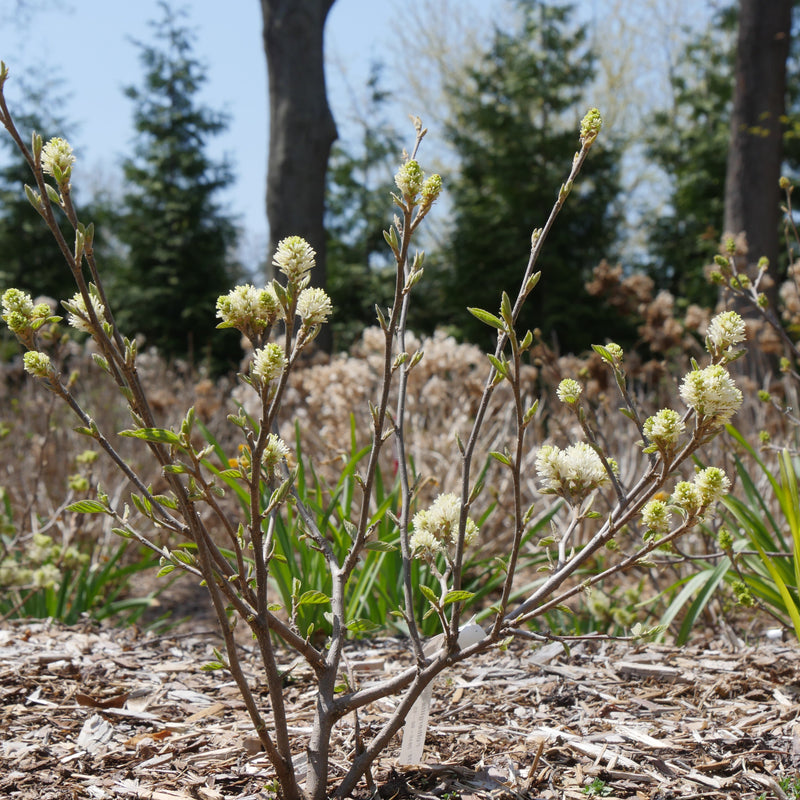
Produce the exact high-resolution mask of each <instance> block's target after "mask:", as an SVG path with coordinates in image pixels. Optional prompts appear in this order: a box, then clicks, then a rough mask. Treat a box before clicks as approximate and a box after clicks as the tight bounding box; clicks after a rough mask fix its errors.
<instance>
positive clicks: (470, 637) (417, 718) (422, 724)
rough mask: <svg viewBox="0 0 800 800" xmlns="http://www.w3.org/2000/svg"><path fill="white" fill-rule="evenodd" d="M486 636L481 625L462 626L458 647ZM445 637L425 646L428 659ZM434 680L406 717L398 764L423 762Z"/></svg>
mask: <svg viewBox="0 0 800 800" xmlns="http://www.w3.org/2000/svg"><path fill="white" fill-rule="evenodd" d="M485 635H486V634H485V633H484V630H483V628H481V626H480V625H477V624H476V623H474V622H468V623H467V624H466V625H462V626H461V629H460V630H459V632H458V646H459V647H461V648H464V647H469V646H470V645H473V644H475V643H476V642H479V641H480V640H481V639H483V637H484V636H485ZM443 639H444V636H443V635H442V634H441V633H440V634H439V635H438V636H435V637H434V638H433V639H431V640H430V642H428V644H427V645H425V649H424V653H425V655H426V656H428V658H430V657H431V656H433V655H434V654H435V653H436V652H437V651H438V650H439V648H441V646H442V641H443ZM435 680H436V679H435V678H434V680H432V681H431V682H430V683H429V684H428V685H427V686H426V687H425V689H424V690H423V692H422V694H421V695H420V696H419V697H418V698H417V699H416V702H415V703H414V705H413V706H411V710H410V711H409V712H408V716H407V717H406V725H405V728H403V743H402V745H401V746H400V757H399V758H398V760H397V763H398V764H419V763H420V762H421V761H422V751H423V750H424V749H425V734H426V733H427V731H428V716H429V715H430V712H431V700H432V698H433V684H434V681H435Z"/></svg>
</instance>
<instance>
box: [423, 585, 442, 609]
mask: <svg viewBox="0 0 800 800" xmlns="http://www.w3.org/2000/svg"><path fill="white" fill-rule="evenodd" d="M419 590H420V591H421V592H422V594H424V595H425V597H426V598H427V600H428V602H429V603H431V604H432V605H434V606H437V607H438V605H439V598H438V597H437V596H436V593H435V592H434V591H433V589H431V588H430V587H429V586H426V585H425V584H424V583H420V584H419Z"/></svg>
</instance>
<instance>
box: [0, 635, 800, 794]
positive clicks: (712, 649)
mask: <svg viewBox="0 0 800 800" xmlns="http://www.w3.org/2000/svg"><path fill="white" fill-rule="evenodd" d="M218 644H219V640H218V639H217V638H216V636H215V634H214V633H213V632H211V631H207V632H199V633H192V634H190V635H175V634H168V635H166V636H162V637H148V636H144V635H142V634H139V633H137V632H136V631H135V630H130V629H127V630H117V629H110V628H98V627H91V626H84V627H77V628H64V627H60V626H58V625H54V624H52V623H47V622H38V621H35V622H34V621H31V622H21V623H17V622H15V623H9V622H6V623H4V624H3V625H2V627H0V731H1V732H2V733H0V797H8V798H16V799H18V800H34V799H35V800H61V799H62V798H70V800H76V799H77V798H92V799H95V798H96V799H97V800H102V799H103V798H143V799H146V800H189V798H191V799H193V800H225V799H226V798H237V799H238V800H246V799H247V800H256V799H258V800H266V798H271V797H274V796H275V792H274V786H273V785H272V783H271V781H272V774H271V771H270V768H269V765H268V763H267V761H266V759H265V758H264V754H263V753H261V752H260V751H259V749H258V741H257V739H255V737H254V736H253V734H252V728H251V725H250V723H249V721H248V719H247V717H246V714H245V711H244V707H243V704H242V702H241V701H240V700H239V697H238V694H237V691H236V687H235V685H234V684H233V683H232V681H231V680H230V676H229V675H226V674H224V673H221V672H203V671H201V670H200V668H199V667H200V665H202V664H203V663H205V662H207V661H209V660H210V659H211V658H212V653H211V648H212V647H213V646H215V645H218ZM798 656H800V650H798V648H797V646H796V644H794V645H790V644H783V643H780V642H778V643H767V642H759V643H758V644H757V645H755V646H747V647H745V646H739V647H734V646H731V645H729V644H726V645H722V644H717V645H714V644H713V643H709V644H707V645H706V646H704V647H694V648H688V647H687V648H673V647H667V646H660V645H646V646H641V647H631V646H630V645H627V646H623V645H620V644H612V643H608V642H593V643H591V644H581V645H578V646H576V647H575V648H573V649H572V651H571V653H570V655H569V656H567V655H566V654H565V653H564V651H563V649H561V648H560V647H557V646H555V647H554V646H553V645H548V646H546V647H543V648H538V649H536V648H533V647H531V646H530V645H527V644H525V643H519V644H516V645H514V646H513V647H512V648H511V649H510V650H508V651H505V652H501V651H496V652H493V653H490V654H487V655H485V656H482V657H481V658H478V659H476V660H475V661H473V662H469V663H467V664H464V665H461V666H460V667H458V668H457V669H455V670H454V671H453V672H452V673H450V674H449V675H447V676H442V677H441V678H440V679H439V680H438V682H437V683H436V685H435V689H434V703H433V707H432V710H431V719H430V725H429V728H428V736H427V740H426V747H425V755H424V758H425V762H426V765H424V766H420V767H413V768H408V767H399V766H397V764H396V760H395V759H396V757H397V754H398V752H399V738H398V739H397V741H395V742H394V743H393V746H392V747H391V748H390V749H389V750H388V751H387V752H386V754H385V756H384V758H382V759H381V760H380V762H379V763H378V764H377V765H376V768H375V770H374V773H373V777H374V779H375V782H376V784H377V789H378V792H379V794H380V796H381V797H383V798H387V800H388V799H389V798H402V797H417V798H434V797H441V798H445V800H455V798H462V800H485V799H487V798H494V799H495V800H501V798H512V799H513V800H517V799H519V798H531V799H533V798H586V797H612V798H613V797H625V798H628V797H634V798H653V800H667V798H713V799H714V800H717V798H742V799H743V800H749V799H750V798H752V800H756V798H762V797H763V798H779V800H783V798H786V797H792V798H794V797H797V796H800V659H798ZM348 660H349V661H350V665H351V667H352V669H353V670H354V671H355V675H356V677H357V678H358V680H359V681H360V682H361V685H365V684H367V683H369V682H370V681H374V680H376V679H378V678H380V677H382V676H384V675H386V674H393V673H394V671H395V670H398V669H400V668H401V665H402V664H404V663H407V660H408V653H407V649H406V647H405V645H404V643H403V642H402V640H398V639H390V640H382V641H377V642H369V643H356V644H354V645H353V647H352V648H351V650H350V651H349V655H348ZM291 666H292V665H291V664H290V663H289V662H288V661H287V664H286V665H285V667H286V668H289V667H291ZM248 669H249V670H250V672H251V673H252V675H253V680H254V681H256V682H257V685H258V687H259V691H260V693H261V694H262V695H265V688H264V686H263V683H262V682H261V681H259V679H258V674H259V673H258V668H257V662H256V661H255V660H253V661H252V662H251V663H249V665H248ZM286 681H287V698H288V703H289V711H290V725H291V730H292V732H293V733H296V734H299V735H300V737H301V738H303V737H304V736H305V735H306V734H307V733H308V731H309V729H310V724H311V714H312V710H313V686H312V683H311V680H310V675H309V673H307V672H306V671H304V670H303V669H302V668H301V666H300V665H295V666H294V667H293V668H292V669H290V671H289V672H288V674H287V678H286ZM264 702H265V704H266V699H264ZM391 708H392V702H391V701H388V700H387V701H384V702H382V703H378V704H376V705H375V706H373V707H371V708H369V709H368V710H367V713H363V714H362V715H361V718H360V722H361V726H362V730H363V731H364V732H365V734H366V735H367V736H368V735H369V732H370V731H374V730H376V729H377V728H378V727H379V726H380V725H381V724H382V721H383V720H384V719H385V718H386V716H387V714H388V713H389V712H390V711H391ZM335 736H336V739H335V743H334V758H333V764H334V768H333V770H332V772H334V773H336V772H337V770H339V769H341V768H342V767H343V766H344V765H346V764H347V762H348V759H349V758H350V757H351V755H352V752H353V740H354V734H353V724H352V719H347V720H344V721H343V722H342V723H341V724H340V725H339V726H338V727H337V729H336V734H335ZM302 759H303V754H302V752H300V748H299V749H298V762H301V761H302ZM336 777H337V775H336V774H334V775H333V777H332V784H331V788H332V789H333V788H334V787H335V782H336ZM795 789H796V790H797V794H796V793H795ZM368 796H369V792H368V791H367V789H366V788H364V790H363V792H362V794H361V795H360V797H368Z"/></svg>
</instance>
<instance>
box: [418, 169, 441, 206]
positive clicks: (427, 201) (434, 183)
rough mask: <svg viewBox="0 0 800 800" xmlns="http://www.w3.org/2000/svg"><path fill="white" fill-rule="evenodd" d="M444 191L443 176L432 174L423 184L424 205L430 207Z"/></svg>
mask: <svg viewBox="0 0 800 800" xmlns="http://www.w3.org/2000/svg"><path fill="white" fill-rule="evenodd" d="M441 193H442V176H441V175H431V176H430V177H429V178H426V179H425V183H423V184H422V207H423V208H430V207H431V206H432V205H433V203H434V201H435V200H436V199H437V198H438V197H439V195H440V194H441Z"/></svg>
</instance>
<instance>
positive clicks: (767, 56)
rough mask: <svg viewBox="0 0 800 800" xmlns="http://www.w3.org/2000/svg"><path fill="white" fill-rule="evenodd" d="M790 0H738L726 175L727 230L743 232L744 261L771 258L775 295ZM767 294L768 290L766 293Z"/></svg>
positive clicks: (735, 232)
mask: <svg viewBox="0 0 800 800" xmlns="http://www.w3.org/2000/svg"><path fill="white" fill-rule="evenodd" d="M791 23H792V0H769V2H763V0H740V4H739V35H738V41H737V49H736V86H735V90H734V100H733V112H732V114H731V139H730V147H729V149H728V165H727V174H726V177H725V232H726V235H737V234H740V233H744V234H745V235H746V237H747V243H748V255H747V262H746V263H742V267H743V268H746V267H748V266H749V267H751V269H750V274H751V275H752V274H753V270H752V266H753V265H754V264H755V263H757V262H758V259H759V258H760V257H761V256H766V257H767V258H769V262H770V276H771V277H772V279H773V281H774V286H773V287H772V292H771V296H770V300H771V301H774V299H775V297H776V295H777V281H778V271H777V270H778V263H777V262H778V253H779V252H780V237H779V225H780V190H779V188H778V180H779V179H780V174H781V161H782V157H783V147H782V138H783V120H782V118H783V115H784V113H785V106H786V59H787V57H788V55H789V37H790V33H791ZM768 296H769V295H768Z"/></svg>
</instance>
